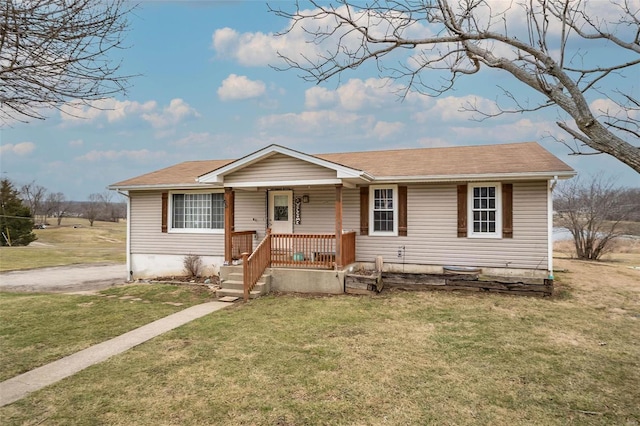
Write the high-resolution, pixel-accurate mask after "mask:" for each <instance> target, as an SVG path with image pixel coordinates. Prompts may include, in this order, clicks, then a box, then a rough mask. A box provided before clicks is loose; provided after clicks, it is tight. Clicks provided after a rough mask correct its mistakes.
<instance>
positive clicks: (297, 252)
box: [271, 234, 355, 269]
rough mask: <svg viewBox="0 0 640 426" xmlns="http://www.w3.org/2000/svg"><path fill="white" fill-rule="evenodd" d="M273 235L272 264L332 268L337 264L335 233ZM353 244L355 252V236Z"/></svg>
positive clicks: (289, 266)
mask: <svg viewBox="0 0 640 426" xmlns="http://www.w3.org/2000/svg"><path fill="white" fill-rule="evenodd" d="M271 237H272V241H271V265H272V266H284V267H287V268H313V269H332V268H333V267H334V266H335V264H336V260H337V259H336V236H335V235H334V234H271ZM354 237H355V234H354ZM343 244H344V243H343ZM352 244H354V247H353V251H354V252H355V238H354V239H353V243H352ZM354 257H355V256H354Z"/></svg>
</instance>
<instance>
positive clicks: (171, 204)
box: [167, 190, 224, 234]
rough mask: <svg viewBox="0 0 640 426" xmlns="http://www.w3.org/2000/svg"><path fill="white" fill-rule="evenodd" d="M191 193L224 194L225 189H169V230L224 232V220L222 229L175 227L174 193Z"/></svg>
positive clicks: (202, 232)
mask: <svg viewBox="0 0 640 426" xmlns="http://www.w3.org/2000/svg"><path fill="white" fill-rule="evenodd" d="M179 194H182V195H190V194H224V191H211V190H199V191H169V202H168V204H169V206H168V208H167V223H168V230H167V232H169V233H172V234H224V220H223V226H222V228H220V229H212V228H207V229H205V228H174V227H173V196H174V195H179Z"/></svg>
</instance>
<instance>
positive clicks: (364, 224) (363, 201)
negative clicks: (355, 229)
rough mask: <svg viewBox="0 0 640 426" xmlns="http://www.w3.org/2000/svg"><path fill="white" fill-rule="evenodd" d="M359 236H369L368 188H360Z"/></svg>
mask: <svg viewBox="0 0 640 426" xmlns="http://www.w3.org/2000/svg"><path fill="white" fill-rule="evenodd" d="M360 235H369V187H366V186H362V187H360Z"/></svg>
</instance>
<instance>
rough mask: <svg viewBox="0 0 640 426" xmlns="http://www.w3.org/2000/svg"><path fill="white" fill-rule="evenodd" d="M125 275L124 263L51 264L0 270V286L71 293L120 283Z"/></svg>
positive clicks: (2, 287)
mask: <svg viewBox="0 0 640 426" xmlns="http://www.w3.org/2000/svg"><path fill="white" fill-rule="evenodd" d="M126 276H127V266H126V265H125V264H112V263H110V264H104V263H100V264H95V263H94V264H88V265H70V266H55V267H51V268H38V269H29V270H24V271H11V272H2V273H0V290H4V291H42V292H56V293H60V292H62V293H71V292H76V291H94V290H102V289H105V288H107V287H111V286H113V285H116V284H122V283H123V282H124V281H125V279H126Z"/></svg>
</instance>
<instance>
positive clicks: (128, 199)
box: [116, 190, 133, 282]
mask: <svg viewBox="0 0 640 426" xmlns="http://www.w3.org/2000/svg"><path fill="white" fill-rule="evenodd" d="M116 191H117V192H118V194H120V195H122V196H124V197H126V198H127V248H126V250H127V282H131V281H133V271H132V270H131V197H129V191H127V192H126V193H125V192H121V191H120V190H116Z"/></svg>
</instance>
